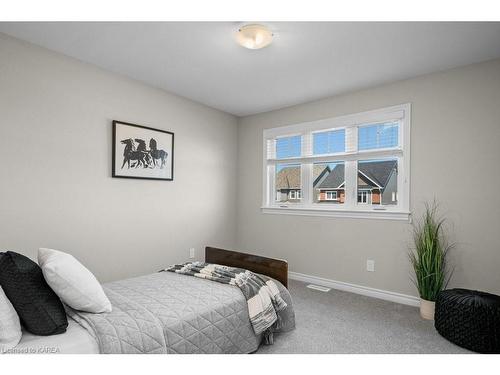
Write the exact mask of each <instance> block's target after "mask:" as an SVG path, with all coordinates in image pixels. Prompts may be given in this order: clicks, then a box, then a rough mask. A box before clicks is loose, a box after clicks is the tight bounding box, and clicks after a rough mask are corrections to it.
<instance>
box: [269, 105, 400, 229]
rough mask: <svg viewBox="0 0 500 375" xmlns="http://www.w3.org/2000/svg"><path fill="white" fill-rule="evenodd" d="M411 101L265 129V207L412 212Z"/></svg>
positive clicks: (303, 211)
mask: <svg viewBox="0 0 500 375" xmlns="http://www.w3.org/2000/svg"><path fill="white" fill-rule="evenodd" d="M409 148H410V105H409V104H405V105H399V106H395V107H390V108H384V109H380V110H375V111H369V112H363V113H359V114H353V115H348V116H342V117H337V118H331V119H325V120H320V121H315V122H309V123H304V124H296V125H290V126H285V127H280V128H273V129H266V130H264V186H263V195H264V196H263V206H262V208H263V211H264V212H266V213H286V214H300V215H319V216H345V217H363V218H364V217H366V218H384V219H386V218H387V219H401V220H408V218H409V176H410V171H409V168H410V160H409Z"/></svg>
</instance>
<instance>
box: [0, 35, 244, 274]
mask: <svg viewBox="0 0 500 375" xmlns="http://www.w3.org/2000/svg"><path fill="white" fill-rule="evenodd" d="M113 119H119V120H122V121H128V122H132V123H138V124H144V125H148V126H151V127H156V128H160V129H165V130H170V131H173V132H174V133H175V180H174V181H173V182H166V181H147V180H129V179H115V178H111V121H112V120H113ZM0 140H1V145H0V251H4V250H13V251H18V252H21V253H23V254H26V255H28V256H30V257H32V258H35V257H36V251H37V249H38V247H41V246H45V247H53V248H56V249H61V250H63V251H67V252H69V253H71V254H73V255H75V256H76V257H77V258H78V259H80V260H81V261H82V262H83V263H84V264H86V265H87V266H88V267H89V268H90V269H91V270H92V271H93V272H94V273H95V274H96V276H97V277H98V278H99V279H100V280H102V281H107V280H113V279H119V278H124V277H129V276H133V275H139V274H144V273H148V272H155V271H157V270H158V269H160V268H162V267H164V266H166V265H168V264H171V263H172V262H178V261H184V260H185V259H186V258H187V257H188V252H189V248H190V247H195V248H196V250H197V255H198V256H199V257H200V259H201V256H202V252H201V249H202V246H204V245H206V244H210V245H218V246H227V247H232V246H234V242H235V233H236V226H235V222H236V220H235V215H236V209H235V205H234V202H235V199H236V196H235V192H236V191H235V189H234V185H235V180H236V156H237V152H236V140H237V119H236V118H235V117H233V116H230V115H228V114H225V113H222V112H219V111H216V110H213V109H210V108H208V107H205V106H202V105H200V104H196V103H194V102H191V101H189V100H186V99H183V98H180V97H178V96H175V95H171V94H168V93H166V92H164V91H161V90H157V89H154V88H151V87H148V86H145V85H143V84H140V83H138V82H136V81H133V80H130V79H128V78H124V77H121V76H119V75H115V74H111V73H107V72H105V71H103V70H100V69H98V68H96V67H93V66H91V65H88V64H84V63H81V62H78V61H76V60H73V59H70V58H67V57H64V56H62V55H59V54H55V53H52V52H49V51H47V50H44V49H41V48H38V47H35V46H33V45H30V44H27V43H24V42H20V41H18V40H15V39H13V38H10V37H7V36H5V35H3V34H0Z"/></svg>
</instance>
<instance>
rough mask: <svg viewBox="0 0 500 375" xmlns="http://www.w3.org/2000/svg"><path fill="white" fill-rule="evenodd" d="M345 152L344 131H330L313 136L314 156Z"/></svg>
mask: <svg viewBox="0 0 500 375" xmlns="http://www.w3.org/2000/svg"><path fill="white" fill-rule="evenodd" d="M338 152H345V130H344V129H341V130H330V131H327V132H320V133H314V134H313V153H314V155H321V154H334V153H338Z"/></svg>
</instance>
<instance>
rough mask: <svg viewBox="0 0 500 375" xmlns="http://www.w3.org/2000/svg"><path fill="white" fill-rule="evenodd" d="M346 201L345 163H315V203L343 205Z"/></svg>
mask: <svg viewBox="0 0 500 375" xmlns="http://www.w3.org/2000/svg"><path fill="white" fill-rule="evenodd" d="M344 200H345V172H344V163H343V162H335V163H315V164H314V165H313V201H314V203H321V204H324V203H333V204H342V203H344Z"/></svg>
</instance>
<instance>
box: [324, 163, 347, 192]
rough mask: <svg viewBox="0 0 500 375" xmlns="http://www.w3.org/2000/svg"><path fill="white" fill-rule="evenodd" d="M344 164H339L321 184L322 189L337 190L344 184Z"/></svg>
mask: <svg viewBox="0 0 500 375" xmlns="http://www.w3.org/2000/svg"><path fill="white" fill-rule="evenodd" d="M344 178H345V177H344V164H337V165H336V166H335V168H333V170H332V171H331V172H330V174H329V175H328V176H327V177H326V178H325V179H324V180H323V182H322V183H321V184H319V186H318V188H320V189H337V188H338V187H339V186H340V185H342V184H343V183H344Z"/></svg>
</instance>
